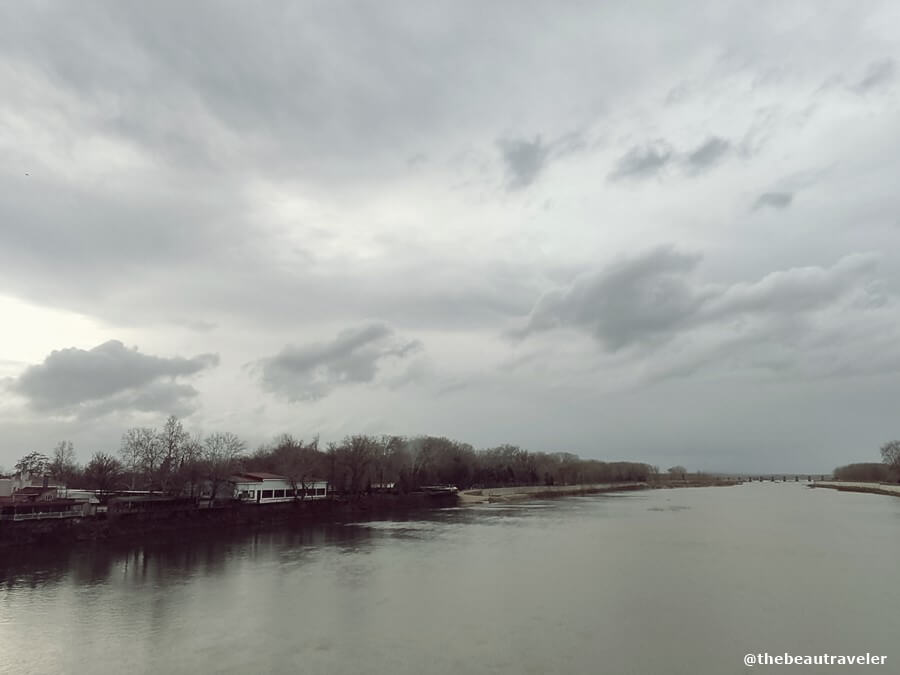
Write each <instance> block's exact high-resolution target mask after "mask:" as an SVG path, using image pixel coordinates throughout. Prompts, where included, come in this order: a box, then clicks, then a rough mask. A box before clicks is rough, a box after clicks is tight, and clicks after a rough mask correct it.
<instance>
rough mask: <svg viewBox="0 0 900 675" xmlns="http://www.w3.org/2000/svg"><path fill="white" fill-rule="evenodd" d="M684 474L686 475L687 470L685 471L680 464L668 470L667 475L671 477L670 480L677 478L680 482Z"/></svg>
mask: <svg viewBox="0 0 900 675" xmlns="http://www.w3.org/2000/svg"><path fill="white" fill-rule="evenodd" d="M686 473H687V469H685V468H684V467H683V466H681V465H680V464H679V465H676V466H673V467H670V468H669V474H670V475H671V476H672V478H676V477H677V478H681V480H684V474H686Z"/></svg>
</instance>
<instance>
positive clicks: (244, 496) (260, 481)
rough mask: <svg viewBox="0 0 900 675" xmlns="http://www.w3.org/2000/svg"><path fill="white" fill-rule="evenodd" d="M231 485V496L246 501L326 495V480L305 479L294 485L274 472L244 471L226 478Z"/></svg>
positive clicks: (275, 500) (323, 497)
mask: <svg viewBox="0 0 900 675" xmlns="http://www.w3.org/2000/svg"><path fill="white" fill-rule="evenodd" d="M228 482H229V483H230V484H231V485H232V487H233V496H234V498H235V499H239V500H240V501H242V502H246V503H255V504H274V503H278V502H289V501H292V500H294V499H303V500H307V499H325V498H326V497H327V496H328V483H327V482H326V481H306V482H304V483H302V484H301V483H300V482H299V481H298V482H297V483H296V487H295V486H294V485H293V484H292V483H291V481H290V479H289V478H288V477H286V476H279V475H278V474H274V473H264V472H258V471H253V472H245V473H238V474H235V475H233V476H231V478H229V479H228Z"/></svg>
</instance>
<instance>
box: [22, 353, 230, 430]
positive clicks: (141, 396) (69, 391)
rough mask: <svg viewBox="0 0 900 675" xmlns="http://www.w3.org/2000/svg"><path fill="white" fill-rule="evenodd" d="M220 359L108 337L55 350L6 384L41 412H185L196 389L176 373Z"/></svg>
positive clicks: (209, 365) (188, 373) (192, 372)
mask: <svg viewBox="0 0 900 675" xmlns="http://www.w3.org/2000/svg"><path fill="white" fill-rule="evenodd" d="M218 363H219V357H218V356H217V355H215V354H200V355H198V356H194V357H192V358H189V359H186V358H183V357H172V358H165V357H159V356H151V355H148V354H142V353H141V352H139V351H138V350H137V349H136V348H134V349H128V348H127V347H125V345H124V344H122V343H121V342H119V341H118V340H110V341H108V342H105V343H103V344H101V345H98V346H97V347H94V348H93V349H89V350H84V349H78V348H75V347H70V348H68V349H61V350H59V351H54V352H52V353H51V354H50V355H49V356H47V358H46V359H44V361H43V363H40V364H36V365H32V366H28V367H27V368H26V369H25V371H24V372H23V373H22V374H21V375H20V376H19V377H18V378H15V379H14V380H12V381H11V382H10V384H9V385H8V388H9V390H10V391H12V392H14V393H15V394H18V395H19V396H23V397H25V398H26V399H27V400H28V403H29V405H30V406H31V407H32V408H34V409H35V410H37V411H39V412H42V413H49V414H72V413H75V414H78V415H97V414H103V413H107V412H113V411H116V410H129V409H134V410H140V411H144V412H162V413H165V412H168V411H174V410H178V411H180V412H182V414H183V413H184V412H185V411H186V410H189V405H188V404H189V402H190V400H191V399H193V398H195V397H196V396H197V390H196V389H194V388H193V387H191V386H190V385H185V384H179V383H176V382H175V380H176V378H179V377H190V376H192V375H196V374H198V373H200V372H202V371H204V370H206V369H208V368H212V367H215V366H216V365H218Z"/></svg>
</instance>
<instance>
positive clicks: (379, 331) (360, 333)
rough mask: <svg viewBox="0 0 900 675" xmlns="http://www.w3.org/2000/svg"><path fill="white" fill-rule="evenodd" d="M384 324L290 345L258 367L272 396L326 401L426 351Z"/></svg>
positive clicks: (371, 325)
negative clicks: (341, 389) (396, 361)
mask: <svg viewBox="0 0 900 675" xmlns="http://www.w3.org/2000/svg"><path fill="white" fill-rule="evenodd" d="M421 346H422V345H421V343H420V342H418V341H417V340H413V341H404V340H400V339H398V338H397V336H396V334H395V333H394V331H393V330H392V329H391V328H390V327H388V326H386V325H384V324H370V325H367V326H362V327H359V328H353V329H348V330H345V331H343V332H341V333H340V334H338V336H337V337H336V338H335V339H334V340H332V341H331V342H325V343H314V344H308V345H302V346H294V345H288V346H286V347H285V348H284V349H282V350H281V351H280V352H279V353H278V354H276V355H275V356H272V357H270V358H266V359H262V360H261V361H260V362H259V363H258V364H257V366H258V368H259V370H260V372H261V378H262V385H263V388H265V389H266V390H267V391H270V392H272V393H275V394H278V395H280V396H283V397H285V398H287V399H288V400H290V401H300V400H309V399H317V398H322V397H323V396H327V395H328V394H329V393H330V392H331V391H332V390H333V389H334V388H336V387H340V386H344V385H350V384H360V383H367V382H372V381H373V380H375V378H376V375H377V374H378V371H379V368H380V367H381V366H382V365H383V364H384V362H385V361H387V360H389V359H403V358H405V357H407V356H409V355H410V354H412V353H413V352H415V351H417V350H419V349H420V348H421Z"/></svg>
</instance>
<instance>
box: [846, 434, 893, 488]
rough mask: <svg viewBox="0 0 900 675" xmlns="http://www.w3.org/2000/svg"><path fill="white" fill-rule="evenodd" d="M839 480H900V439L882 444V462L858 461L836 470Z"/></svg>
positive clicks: (886, 481)
mask: <svg viewBox="0 0 900 675" xmlns="http://www.w3.org/2000/svg"><path fill="white" fill-rule="evenodd" d="M834 477H835V478H836V479H837V480H847V481H855V482H858V483H888V482H900V441H889V442H887V443H885V444H884V445H882V446H881V462H880V463H879V462H857V463H855V464H847V465H845V466H839V467H838V468H836V469H835V470H834Z"/></svg>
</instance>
